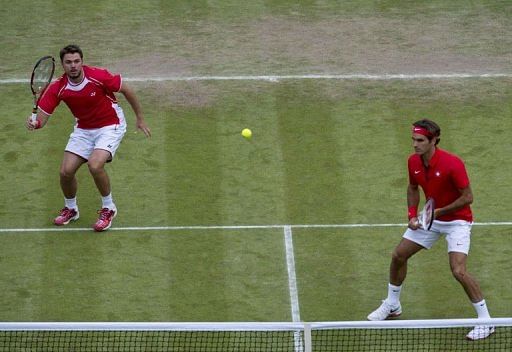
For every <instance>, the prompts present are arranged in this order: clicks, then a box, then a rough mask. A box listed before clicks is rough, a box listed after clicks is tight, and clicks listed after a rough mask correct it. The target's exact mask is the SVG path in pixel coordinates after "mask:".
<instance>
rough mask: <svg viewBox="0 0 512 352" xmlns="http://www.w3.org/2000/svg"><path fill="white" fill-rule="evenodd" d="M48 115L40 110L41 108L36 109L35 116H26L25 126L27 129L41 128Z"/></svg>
mask: <svg viewBox="0 0 512 352" xmlns="http://www.w3.org/2000/svg"><path fill="white" fill-rule="evenodd" d="M49 117H50V115H48V114H46V113H44V112H43V111H41V109H38V110H37V118H36V119H35V121H34V120H32V116H29V117H27V121H26V122H25V126H26V127H27V129H28V130H29V131H33V130H37V129H39V128H43V127H44V125H46V123H47V122H48V118H49Z"/></svg>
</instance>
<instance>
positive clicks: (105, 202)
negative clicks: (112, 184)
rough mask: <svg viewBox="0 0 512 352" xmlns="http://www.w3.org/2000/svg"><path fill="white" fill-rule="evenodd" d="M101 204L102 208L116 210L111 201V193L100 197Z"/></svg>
mask: <svg viewBox="0 0 512 352" xmlns="http://www.w3.org/2000/svg"><path fill="white" fill-rule="evenodd" d="M101 204H102V208H108V209H110V210H116V206H115V204H114V201H113V200H112V193H110V194H109V195H108V196H105V197H101Z"/></svg>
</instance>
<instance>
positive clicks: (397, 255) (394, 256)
mask: <svg viewBox="0 0 512 352" xmlns="http://www.w3.org/2000/svg"><path fill="white" fill-rule="evenodd" d="M407 259H408V258H407V256H405V255H403V254H402V253H401V252H399V251H397V250H396V249H395V250H394V251H393V252H392V253H391V260H392V261H393V262H394V263H397V264H403V263H405V262H407Z"/></svg>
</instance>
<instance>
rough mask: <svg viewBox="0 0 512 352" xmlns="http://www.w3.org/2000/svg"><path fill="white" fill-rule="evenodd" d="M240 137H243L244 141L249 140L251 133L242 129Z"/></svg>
mask: <svg viewBox="0 0 512 352" xmlns="http://www.w3.org/2000/svg"><path fill="white" fill-rule="evenodd" d="M242 136H244V138H246V139H250V138H251V137H252V131H251V130H250V129H248V128H244V129H243V130H242Z"/></svg>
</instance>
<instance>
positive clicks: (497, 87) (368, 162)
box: [0, 0, 512, 321]
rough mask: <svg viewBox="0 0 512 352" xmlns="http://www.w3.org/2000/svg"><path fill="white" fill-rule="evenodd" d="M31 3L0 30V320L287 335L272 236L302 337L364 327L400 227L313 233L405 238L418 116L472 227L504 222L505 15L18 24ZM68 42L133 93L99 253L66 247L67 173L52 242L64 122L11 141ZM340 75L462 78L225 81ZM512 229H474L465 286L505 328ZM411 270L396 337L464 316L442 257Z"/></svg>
mask: <svg viewBox="0 0 512 352" xmlns="http://www.w3.org/2000/svg"><path fill="white" fill-rule="evenodd" d="M29 4H30V2H28V1H18V2H16V3H15V4H14V3H10V2H9V3H5V4H4V6H3V7H2V9H1V10H0V18H1V19H2V21H0V31H1V32H2V33H3V34H4V35H3V36H2V37H1V38H0V43H1V46H2V48H3V49H4V50H2V51H1V52H0V82H1V84H0V101H1V102H2V108H1V113H2V127H3V128H2V129H0V142H1V145H2V150H1V152H0V161H1V164H2V167H1V169H0V181H1V182H0V196H1V200H0V265H1V269H2V270H0V290H1V292H2V294H0V305H1V306H2V307H3V308H2V310H0V321H291V320H292V319H293V317H292V312H291V307H292V305H293V302H291V299H290V282H289V276H288V272H287V269H288V268H289V262H288V261H287V256H286V243H285V228H284V226H285V225H291V233H292V237H293V254H294V263H295V274H296V280H297V282H296V284H297V293H298V302H296V303H297V304H298V307H299V308H300V319H301V320H303V321H337V320H363V319H365V318H366V315H367V314H368V313H369V312H370V311H371V310H372V309H374V308H376V306H377V305H378V304H379V302H380V300H381V299H382V298H383V297H384V296H385V293H386V291H385V290H386V283H387V273H388V265H389V259H390V258H389V255H390V252H391V250H392V248H393V247H394V245H395V244H396V243H397V242H398V240H399V238H400V236H401V234H402V232H403V227H399V226H398V227H372V226H365V227H357V228H345V227H325V228H318V227H315V226H316V225H336V224H338V225H347V224H368V225H372V224H400V223H404V222H405V219H404V218H405V216H406V205H405V190H406V186H407V178H406V158H407V156H408V155H409V154H410V152H411V142H410V134H409V133H410V132H409V128H410V125H411V123H412V122H414V121H415V120H418V119H420V118H423V117H428V118H432V119H433V120H435V121H437V122H438V123H439V124H440V126H441V128H442V136H441V144H440V146H441V147H442V148H445V149H447V150H449V151H453V152H455V153H457V154H459V155H460V156H461V157H463V158H464V159H465V161H466V165H467V168H468V172H469V175H470V178H471V181H472V188H473V192H474V195H475V203H474V205H473V210H474V213H475V220H476V222H478V223H481V224H485V223H489V222H509V221H512V216H511V215H510V214H511V212H510V209H509V207H508V206H507V204H508V199H510V198H512V189H511V188H510V186H509V185H510V181H511V180H510V175H512V167H511V166H510V165H511V164H510V163H509V162H508V158H509V155H511V152H512V146H511V144H510V143H509V142H508V140H509V131H510V130H511V128H512V122H511V116H512V105H511V101H512V88H511V84H510V83H511V81H512V78H511V76H510V74H511V72H512V51H511V48H512V42H511V40H512V39H511V38H512V30H511V28H512V26H511V18H510V16H509V15H508V14H510V13H512V7H511V5H510V4H509V3H508V2H506V1H477V2H473V1H463V0H457V1H450V2H446V1H431V2H429V3H428V4H424V2H420V1H398V2H396V1H357V2H356V1H347V2H342V3H340V2H337V1H300V2H288V1H254V2H251V4H245V3H242V2H237V1H213V2H212V1H197V2H196V1H195V2H192V3H191V2H187V1H173V2H157V1H149V0H148V1H139V2H137V4H136V5H135V3H133V2H130V1H119V2H90V3H88V4H81V5H79V6H78V8H76V7H71V6H70V5H69V4H68V3H67V2H63V1H51V2H48V3H47V5H48V6H42V8H41V9H40V11H41V14H42V15H44V16H41V17H40V21H35V22H34V23H27V21H26V18H25V17H26V12H25V9H26V8H27V7H28V6H29ZM77 13H79V14H80V15H77ZM34 33H37V34H38V35H37V36H34ZM71 42H76V43H78V44H79V45H81V47H82V49H83V50H84V54H85V57H84V59H85V63H89V64H92V65H101V66H106V67H107V68H109V69H111V70H112V71H113V72H121V73H123V74H124V76H125V77H126V78H127V79H129V78H132V79H137V80H136V81H131V82H129V84H131V85H132V86H133V87H134V88H135V90H136V92H137V95H138V97H139V100H140V101H141V103H142V105H143V108H144V111H145V115H146V119H147V122H148V124H149V125H150V127H151V128H152V130H153V137H152V138H151V139H150V140H146V139H145V138H144V136H143V135H142V134H141V133H135V130H134V117H133V114H132V112H131V110H130V109H129V107H128V104H127V102H126V101H123V100H121V105H122V106H123V108H124V110H125V113H126V114H127V118H128V124H129V125H128V133H127V134H126V137H125V139H124V140H123V143H122V145H121V147H120V149H119V151H118V154H117V156H116V160H115V162H114V163H112V164H111V165H109V166H108V169H107V170H108V172H109V174H110V177H111V180H112V185H113V195H114V198H115V200H116V204H117V206H118V208H119V216H118V217H117V218H116V220H115V222H114V225H113V226H114V228H117V230H115V229H113V230H114V231H109V232H107V233H104V234H96V233H93V232H92V231H89V230H82V229H84V228H88V227H90V225H92V223H93V222H94V220H95V219H96V215H97V214H96V210H97V209H98V208H99V206H100V199H99V196H98V194H97V191H96V189H95V187H94V184H93V181H92V179H91V178H90V176H89V175H88V172H87V170H86V168H83V169H82V170H81V172H80V173H79V175H78V180H79V192H78V204H79V206H80V213H81V218H80V220H79V221H78V222H77V223H75V224H72V225H69V227H67V229H70V230H69V231H52V230H51V229H52V225H51V219H52V218H53V217H54V216H55V214H56V212H57V211H58V210H59V209H60V208H61V207H62V195H61V192H60V188H59V183H58V182H59V180H58V170H59V164H60V160H61V157H62V151H63V148H64V146H65V144H66V141H67V139H68V135H69V133H70V132H71V128H72V123H73V122H72V119H71V116H70V113H69V112H68V110H67V108H66V107H65V106H64V105H62V106H61V107H59V108H58V109H57V111H56V113H55V114H54V115H53V116H52V118H51V120H50V122H49V124H48V125H47V127H46V128H45V129H43V130H41V131H37V132H36V133H28V131H26V130H25V128H24V118H25V116H28V114H29V113H30V108H31V103H32V101H31V95H30V91H29V86H28V83H26V82H23V80H26V79H28V74H29V73H30V70H31V69H32V65H33V64H34V62H35V60H36V59H37V58H38V57H39V56H42V55H45V54H52V55H55V56H56V55H57V54H58V50H59V49H60V48H61V47H62V46H64V45H66V44H68V43H71ZM61 72H62V71H61V68H60V67H59V68H58V73H61ZM354 73H357V74H374V75H385V74H406V75H414V74H418V73H421V74H429V73H439V74H454V73H455V74H462V73H470V74H472V75H473V77H472V78H456V77H455V78H454V77H452V78H435V77H432V78H426V79H391V80H389V79H377V80H365V79H322V78H319V79H310V78H296V79H277V80H257V79H237V80H230V79H225V78H227V77H229V76H249V77H253V76H257V75H267V76H274V75H276V76H283V75H299V76H300V75H309V74H318V75H328V74H341V75H343V74H354ZM487 73H489V74H498V73H500V74H501V73H503V74H508V76H507V75H504V76H502V77H482V76H481V75H482V74H487ZM191 77H206V78H208V77H210V78H211V77H217V78H218V79H215V78H212V79H190V80H188V78H191ZM219 77H221V78H222V79H220V78H219ZM165 78H167V80H166V79H165ZM169 78H173V79H169ZM158 79H163V80H162V81H159V80H158ZM245 127H249V128H251V129H252V131H253V138H252V139H251V140H250V141H247V140H245V139H243V138H242V137H241V136H240V131H241V130H242V129H243V128H245ZM247 225H252V226H257V227H256V228H247V227H246V226H247ZM272 225H279V226H272ZM294 225H310V226H309V227H308V226H299V227H298V226H294ZM218 226H234V227H235V228H225V227H221V228H219V227H218ZM154 227H169V228H168V229H167V230H165V229H160V230H155V229H153V230H151V229H148V228H154ZM177 227H184V228H177ZM119 228H132V229H125V230H123V229H121V230H120V229H119ZM7 229H11V230H7ZM37 229H40V230H41V231H37ZM48 229H50V230H48ZM14 230H17V231H14ZM511 231H512V226H510V225H500V226H491V225H479V226H475V227H474V228H473V238H472V250H471V254H470V258H469V269H470V271H471V272H472V273H474V274H475V276H476V277H477V278H478V280H479V281H480V284H481V286H482V289H483V291H484V294H485V296H486V299H487V302H488V305H489V308H490V311H491V314H492V315H493V316H495V317H509V316H510V315H511V311H512V303H511V302H512V293H511V292H510V289H509V288H510V287H511V286H512V279H511V276H510V265H509V258H510V256H511V254H512V250H511V249H510V248H509V247H510V246H509V245H508V243H509V240H508V238H509V235H510V232H511ZM410 265H411V266H410V271H409V277H408V280H407V281H406V283H405V288H404V292H403V296H402V297H403V298H402V299H403V301H402V305H403V308H404V314H403V317H404V318H406V319H438V318H466V317H468V318H469V317H473V316H474V312H473V308H472V307H471V306H470V304H469V302H468V301H467V299H466V296H465V295H464V292H463V290H462V288H460V287H459V286H458V284H457V283H456V282H455V280H453V279H452V278H451V274H450V272H449V267H448V260H447V256H446V253H445V244H444V241H441V242H440V243H438V244H437V245H436V247H435V248H434V249H433V250H431V251H430V252H427V253H422V254H420V255H419V256H418V257H416V258H414V259H413V260H412V262H411V264H410Z"/></svg>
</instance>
